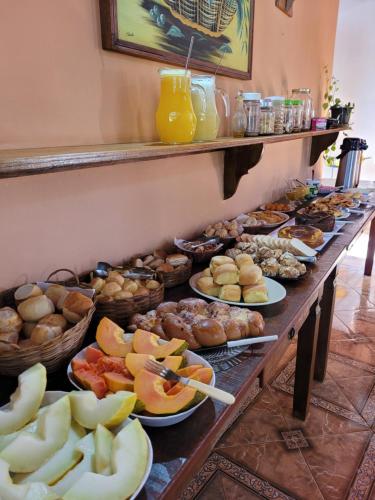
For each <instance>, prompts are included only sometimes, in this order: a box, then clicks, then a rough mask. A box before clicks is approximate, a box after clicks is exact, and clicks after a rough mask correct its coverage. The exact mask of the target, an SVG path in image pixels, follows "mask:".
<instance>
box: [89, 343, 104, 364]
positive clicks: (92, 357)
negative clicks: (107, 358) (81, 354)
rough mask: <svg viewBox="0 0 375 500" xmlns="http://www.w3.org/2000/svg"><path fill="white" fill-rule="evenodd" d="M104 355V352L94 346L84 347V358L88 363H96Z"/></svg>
mask: <svg viewBox="0 0 375 500" xmlns="http://www.w3.org/2000/svg"><path fill="white" fill-rule="evenodd" d="M103 356H104V352H103V351H101V350H100V349H97V348H96V347H92V346H90V345H89V346H88V347H86V349H85V359H86V361H87V362H88V363H97V362H98V361H99V359H100V358H102V357H103Z"/></svg>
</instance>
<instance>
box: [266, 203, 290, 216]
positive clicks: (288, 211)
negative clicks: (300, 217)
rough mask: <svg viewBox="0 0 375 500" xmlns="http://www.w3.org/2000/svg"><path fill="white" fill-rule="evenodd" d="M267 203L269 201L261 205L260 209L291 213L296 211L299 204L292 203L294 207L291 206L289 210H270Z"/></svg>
mask: <svg viewBox="0 0 375 500" xmlns="http://www.w3.org/2000/svg"><path fill="white" fill-rule="evenodd" d="M266 205H267V203H264V204H263V205H260V207H259V208H260V209H261V210H267V211H268V212H270V211H271V212H279V213H281V214H291V213H292V212H294V211H295V210H296V209H297V206H296V205H292V208H289V209H288V210H269V209H268V208H266Z"/></svg>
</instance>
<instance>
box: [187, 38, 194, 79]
mask: <svg viewBox="0 0 375 500" xmlns="http://www.w3.org/2000/svg"><path fill="white" fill-rule="evenodd" d="M193 44H194V35H192V36H191V38H190V45H189V52H188V55H187V58H186V63H185V76H186V75H187V70H188V66H189V61H190V56H191V51H192V50H193Z"/></svg>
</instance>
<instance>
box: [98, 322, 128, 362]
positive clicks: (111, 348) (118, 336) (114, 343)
mask: <svg viewBox="0 0 375 500" xmlns="http://www.w3.org/2000/svg"><path fill="white" fill-rule="evenodd" d="M96 341H97V343H98V344H99V347H100V348H101V349H102V350H103V351H104V352H105V353H106V354H110V355H111V356H119V357H121V358H125V356H126V355H127V354H128V352H131V351H132V343H131V342H125V340H124V330H123V329H122V328H120V327H119V326H118V325H116V323H114V322H113V321H111V320H110V319H108V318H105V317H104V318H102V319H101V320H100V323H99V325H98V328H97V330H96Z"/></svg>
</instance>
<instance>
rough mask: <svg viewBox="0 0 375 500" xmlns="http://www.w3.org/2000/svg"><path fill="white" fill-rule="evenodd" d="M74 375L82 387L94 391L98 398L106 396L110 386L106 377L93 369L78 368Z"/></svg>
mask: <svg viewBox="0 0 375 500" xmlns="http://www.w3.org/2000/svg"><path fill="white" fill-rule="evenodd" d="M74 376H75V378H76V379H77V380H78V382H79V383H80V384H81V385H82V387H84V388H85V389H90V390H91V391H93V392H94V393H95V395H96V397H97V398H98V399H101V398H104V396H105V395H106V394H107V391H108V387H107V384H106V383H105V380H104V378H103V377H101V376H100V375H97V374H96V373H94V372H92V371H91V370H84V369H81V370H77V371H75V372H74Z"/></svg>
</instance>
